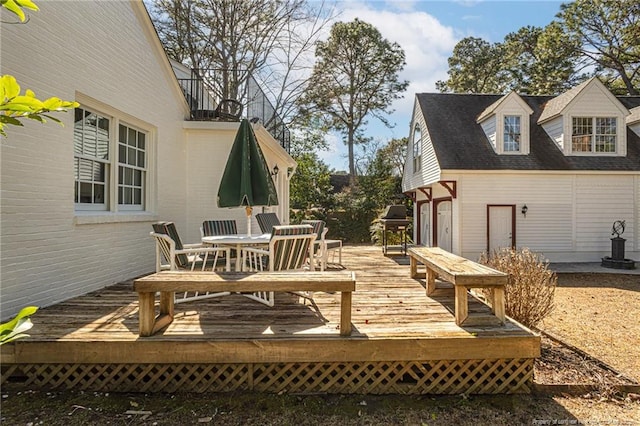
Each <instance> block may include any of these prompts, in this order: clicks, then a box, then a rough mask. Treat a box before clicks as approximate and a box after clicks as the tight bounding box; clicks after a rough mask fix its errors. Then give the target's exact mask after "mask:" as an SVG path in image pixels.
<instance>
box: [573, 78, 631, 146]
mask: <svg viewBox="0 0 640 426" xmlns="http://www.w3.org/2000/svg"><path fill="white" fill-rule="evenodd" d="M603 90H605V91H606V89H605V88H604V87H602V86H601V85H597V84H594V85H590V86H588V87H586V88H585V89H584V90H583V91H582V92H580V94H578V96H576V98H575V99H574V100H573V101H572V102H571V103H570V104H569V106H568V107H567V108H566V109H565V111H564V115H565V117H567V120H565V123H564V133H565V135H566V138H565V139H566V140H567V144H566V146H565V147H564V152H565V153H569V150H570V149H571V142H570V141H571V125H572V124H571V121H572V120H571V117H617V119H618V141H617V146H618V152H617V154H620V155H625V154H626V140H627V126H626V124H625V118H626V116H627V115H628V111H627V110H626V109H625V108H624V106H622V105H621V104H620V103H619V102H618V101H617V99H615V98H613V96H612V95H611V94H610V93H606V92H605V91H603Z"/></svg>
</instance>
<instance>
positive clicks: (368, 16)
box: [338, 1, 460, 137]
mask: <svg viewBox="0 0 640 426" xmlns="http://www.w3.org/2000/svg"><path fill="white" fill-rule="evenodd" d="M392 3H393V4H395V2H392ZM388 4H390V2H387V3H385V4H384V5H385V6H387V5H388ZM414 5H415V3H413V2H406V4H405V6H406V7H407V8H408V7H413V6H414ZM338 6H339V7H341V8H342V13H341V15H340V17H339V20H340V21H343V22H348V21H351V20H353V19H355V18H359V19H360V20H362V21H365V22H368V23H370V24H372V25H373V26H375V27H376V28H377V29H378V30H379V31H380V33H381V34H382V36H383V37H384V38H386V39H388V40H390V41H393V42H396V43H398V44H399V45H400V46H401V47H402V48H403V49H404V52H405V57H406V65H405V68H404V70H403V71H402V73H401V74H400V78H402V79H404V80H409V82H410V84H409V87H408V88H407V91H406V92H405V93H404V98H403V99H400V100H398V101H396V102H395V103H394V104H393V106H392V108H393V109H394V110H395V111H396V112H395V113H394V114H393V116H392V117H391V118H392V120H393V121H395V122H397V124H398V126H397V127H396V129H394V130H386V129H384V132H386V133H388V134H389V137H402V136H406V135H405V134H404V133H406V132H408V130H406V129H407V128H408V122H409V120H410V119H411V111H412V109H413V102H414V97H415V94H416V93H420V92H435V91H436V88H435V83H436V81H438V80H444V79H446V78H447V70H448V69H449V65H448V63H447V59H448V58H449V56H450V55H451V52H452V51H453V48H454V46H455V45H456V43H457V42H458V41H459V38H460V37H459V34H457V32H456V31H455V30H454V28H452V27H448V26H445V25H442V24H441V23H440V22H439V21H438V20H437V19H436V18H434V17H433V16H431V15H429V14H428V13H426V12H423V11H412V10H411V9H405V8H402V9H400V8H398V7H395V9H384V10H383V9H376V8H374V7H372V6H371V4H370V3H362V2H359V1H347V2H339V3H338ZM374 121H377V120H371V122H370V127H371V125H373V124H374Z"/></svg>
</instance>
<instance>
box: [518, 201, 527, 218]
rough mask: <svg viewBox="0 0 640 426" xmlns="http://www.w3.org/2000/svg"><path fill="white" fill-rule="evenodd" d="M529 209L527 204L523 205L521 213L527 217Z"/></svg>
mask: <svg viewBox="0 0 640 426" xmlns="http://www.w3.org/2000/svg"><path fill="white" fill-rule="evenodd" d="M528 211H529V207H527V205H526V204H525V205H524V206H522V209H521V210H520V213H522V215H523V216H524V217H527V212H528Z"/></svg>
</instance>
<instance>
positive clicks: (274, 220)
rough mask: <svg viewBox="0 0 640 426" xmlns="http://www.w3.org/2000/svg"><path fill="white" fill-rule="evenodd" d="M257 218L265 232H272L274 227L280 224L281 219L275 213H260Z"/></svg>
mask: <svg viewBox="0 0 640 426" xmlns="http://www.w3.org/2000/svg"><path fill="white" fill-rule="evenodd" d="M256 220H257V221H258V225H259V226H260V230H261V231H262V233H263V234H271V231H272V229H273V227H274V226H279V225H280V219H278V215H276V214H275V213H258V214H257V215H256Z"/></svg>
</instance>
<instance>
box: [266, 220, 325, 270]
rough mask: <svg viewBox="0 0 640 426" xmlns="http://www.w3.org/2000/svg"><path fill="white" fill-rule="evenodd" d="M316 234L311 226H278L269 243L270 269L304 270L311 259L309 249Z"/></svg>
mask: <svg viewBox="0 0 640 426" xmlns="http://www.w3.org/2000/svg"><path fill="white" fill-rule="evenodd" d="M315 238H316V234H315V233H314V232H313V227H312V226H311V225H280V226H278V225H276V226H274V227H273V232H272V233H271V241H270V243H269V251H270V256H269V262H270V265H269V269H270V270H271V271H285V270H292V269H302V268H303V267H304V265H305V262H306V261H307V259H308V257H309V247H310V246H311V244H313V241H314V240H315Z"/></svg>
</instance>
